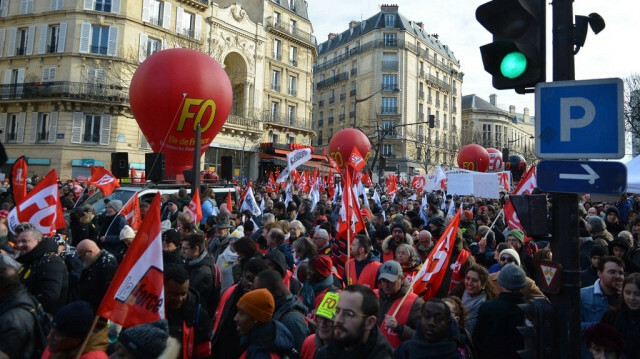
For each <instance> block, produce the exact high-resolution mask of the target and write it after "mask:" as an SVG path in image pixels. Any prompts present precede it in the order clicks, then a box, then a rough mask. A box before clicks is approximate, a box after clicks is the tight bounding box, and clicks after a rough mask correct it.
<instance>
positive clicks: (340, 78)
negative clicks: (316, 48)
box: [316, 72, 349, 90]
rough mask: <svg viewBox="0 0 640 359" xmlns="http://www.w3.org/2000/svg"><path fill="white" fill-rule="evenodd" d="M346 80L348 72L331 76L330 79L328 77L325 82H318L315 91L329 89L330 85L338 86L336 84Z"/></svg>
mask: <svg viewBox="0 0 640 359" xmlns="http://www.w3.org/2000/svg"><path fill="white" fill-rule="evenodd" d="M348 79H349V73H348V72H342V73H339V74H337V75H335V76H332V77H330V78H328V79H326V80H322V81H320V82H318V83H317V84H316V90H321V89H323V88H325V87H329V86H331V85H335V84H338V83H340V82H343V81H346V80H348Z"/></svg>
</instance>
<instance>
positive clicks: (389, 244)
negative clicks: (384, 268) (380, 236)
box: [381, 233, 413, 263]
mask: <svg viewBox="0 0 640 359" xmlns="http://www.w3.org/2000/svg"><path fill="white" fill-rule="evenodd" d="M402 243H406V244H408V245H410V246H413V237H411V235H410V234H408V233H405V234H404V241H402ZM381 247H382V257H383V258H384V256H385V255H389V254H388V253H389V251H391V253H392V254H393V258H395V257H396V247H397V246H396V244H395V241H394V240H393V235H389V236H387V238H385V239H384V241H383V242H382V246H381ZM381 262H383V263H384V262H385V260H384V259H383V260H381Z"/></svg>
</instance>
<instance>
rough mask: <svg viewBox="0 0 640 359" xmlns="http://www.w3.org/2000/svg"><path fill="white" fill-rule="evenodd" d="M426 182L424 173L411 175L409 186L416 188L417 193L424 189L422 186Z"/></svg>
mask: <svg viewBox="0 0 640 359" xmlns="http://www.w3.org/2000/svg"><path fill="white" fill-rule="evenodd" d="M426 184H427V178H426V175H417V176H413V179H412V180H411V187H413V188H415V189H417V190H418V193H422V191H424V186H426Z"/></svg>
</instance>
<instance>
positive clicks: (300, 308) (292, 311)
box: [273, 294, 310, 352]
mask: <svg viewBox="0 0 640 359" xmlns="http://www.w3.org/2000/svg"><path fill="white" fill-rule="evenodd" d="M274 299H275V303H276V310H275V312H274V313H273V319H275V320H277V321H279V322H280V323H282V324H283V325H284V326H285V327H286V328H287V329H289V332H291V336H292V340H293V347H294V348H295V349H296V350H297V351H298V352H300V349H301V348H302V343H303V342H304V340H305V338H306V337H307V336H308V335H309V333H310V332H309V327H308V326H307V322H306V320H305V317H306V316H307V307H305V306H304V304H302V302H301V301H300V298H298V296H295V295H293V294H286V295H281V296H279V297H276V298H274Z"/></svg>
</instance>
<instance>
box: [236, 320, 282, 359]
mask: <svg viewBox="0 0 640 359" xmlns="http://www.w3.org/2000/svg"><path fill="white" fill-rule="evenodd" d="M292 346H293V339H292V338H291V333H290V332H289V329H287V328H286V327H285V326H284V325H282V323H279V322H278V321H275V320H270V321H268V322H266V323H265V324H263V325H261V326H260V327H258V328H256V329H255V330H254V331H253V332H251V333H249V334H248V335H245V336H243V337H242V338H240V348H241V349H242V355H241V356H240V359H270V358H272V356H271V354H276V355H279V357H282V356H283V355H286V354H287V353H289V352H290V351H291V347H292Z"/></svg>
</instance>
